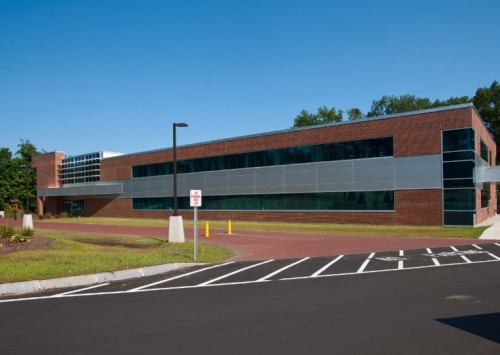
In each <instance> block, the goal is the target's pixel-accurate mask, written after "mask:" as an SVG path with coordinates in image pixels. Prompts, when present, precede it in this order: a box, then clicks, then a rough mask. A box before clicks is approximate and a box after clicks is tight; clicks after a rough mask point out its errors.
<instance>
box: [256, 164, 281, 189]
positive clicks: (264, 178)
mask: <svg viewBox="0 0 500 355" xmlns="http://www.w3.org/2000/svg"><path fill="white" fill-rule="evenodd" d="M284 184H285V181H284V174H283V167H281V166H280V167H274V168H266V169H256V171H255V187H256V188H259V187H266V186H283V185H284Z"/></svg>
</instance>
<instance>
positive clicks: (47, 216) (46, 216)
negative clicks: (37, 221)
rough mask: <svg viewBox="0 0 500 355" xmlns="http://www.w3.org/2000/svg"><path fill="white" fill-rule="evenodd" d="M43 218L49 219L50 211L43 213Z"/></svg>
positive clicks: (50, 216)
mask: <svg viewBox="0 0 500 355" xmlns="http://www.w3.org/2000/svg"><path fill="white" fill-rule="evenodd" d="M43 218H44V219H51V218H52V213H50V212H47V213H46V214H44V215H43Z"/></svg>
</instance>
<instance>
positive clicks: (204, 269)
mask: <svg viewBox="0 0 500 355" xmlns="http://www.w3.org/2000/svg"><path fill="white" fill-rule="evenodd" d="M232 263H234V261H230V262H227V263H224V264H217V265H213V266H209V267H206V268H203V269H199V270H195V271H191V272H188V273H186V274H182V275H177V276H174V277H171V278H168V279H165V280H161V281H157V282H153V283H150V284H147V285H144V286H140V287H136V288H133V289H131V290H129V291H128V292H135V291H140V290H142V289H145V288H148V287H152V286H156V285H159V284H162V283H165V282H169V281H172V280H177V279H180V278H183V277H186V276H191V275H194V274H197V273H199V272H203V271H207V270H211V269H215V268H217V267H221V266H226V265H229V264H232Z"/></svg>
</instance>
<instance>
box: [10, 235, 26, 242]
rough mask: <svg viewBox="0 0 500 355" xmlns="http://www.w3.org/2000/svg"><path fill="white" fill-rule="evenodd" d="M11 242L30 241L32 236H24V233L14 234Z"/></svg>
mask: <svg viewBox="0 0 500 355" xmlns="http://www.w3.org/2000/svg"><path fill="white" fill-rule="evenodd" d="M10 242H11V243H29V242H30V238H28V237H24V236H22V235H13V236H12V237H10Z"/></svg>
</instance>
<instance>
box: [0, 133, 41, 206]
mask: <svg viewBox="0 0 500 355" xmlns="http://www.w3.org/2000/svg"><path fill="white" fill-rule="evenodd" d="M18 147H19V149H18V151H17V152H16V156H14V157H13V156H12V152H11V151H10V150H9V149H8V148H0V209H4V208H5V207H6V206H10V205H11V204H12V203H11V202H10V201H20V202H21V204H23V205H24V203H23V202H24V201H25V199H26V197H28V199H29V202H30V210H34V209H35V207H36V199H35V196H36V174H35V171H34V169H33V168H32V167H31V166H30V164H29V163H30V161H31V158H32V157H33V156H35V155H37V154H38V150H37V149H36V147H35V145H33V144H32V143H31V142H30V141H29V140H28V139H26V140H22V139H21V143H20V144H18Z"/></svg>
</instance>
